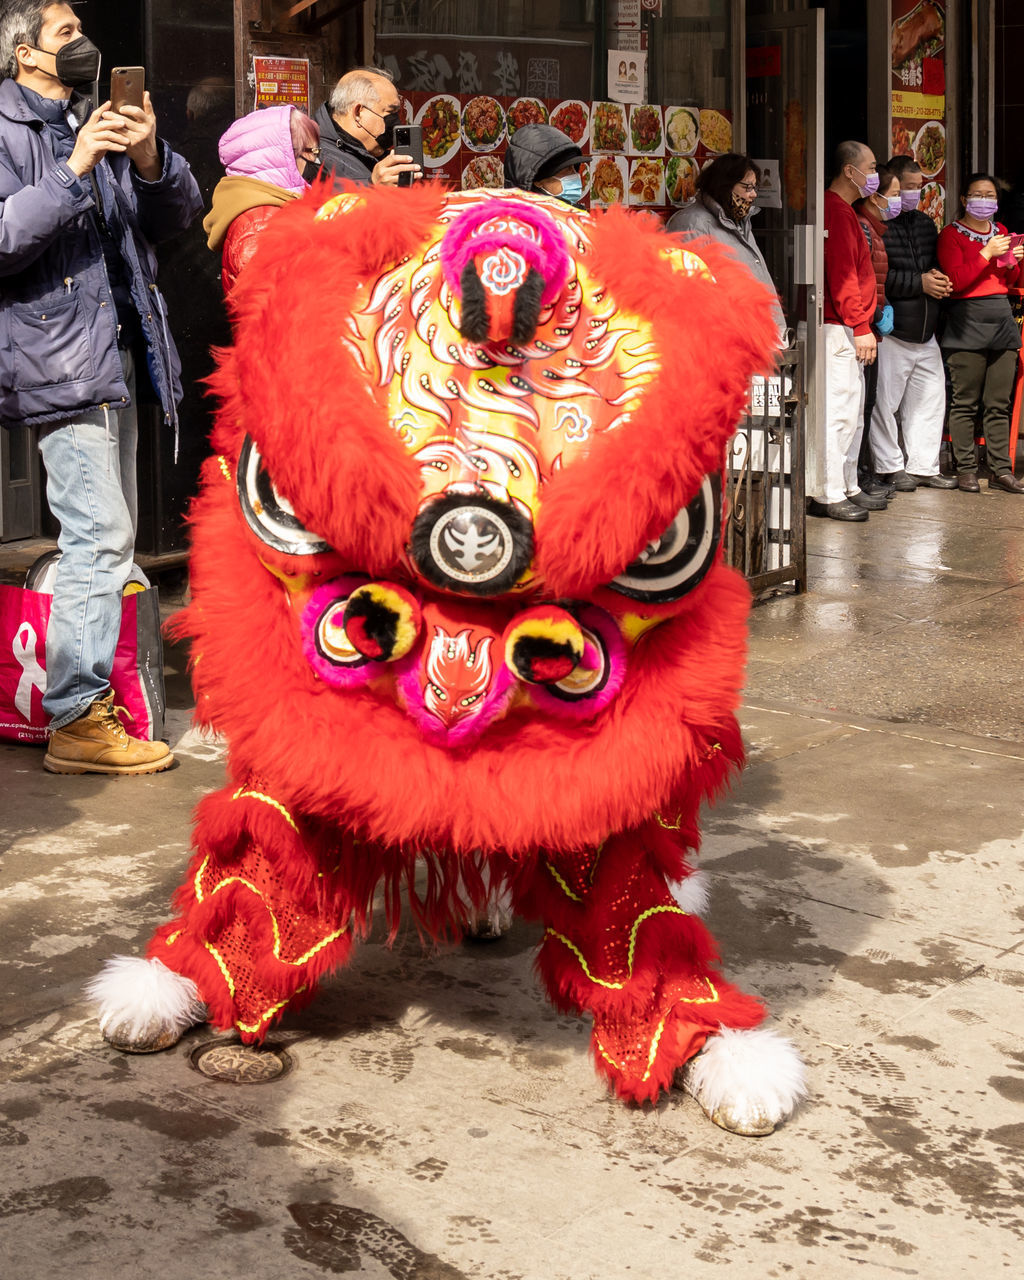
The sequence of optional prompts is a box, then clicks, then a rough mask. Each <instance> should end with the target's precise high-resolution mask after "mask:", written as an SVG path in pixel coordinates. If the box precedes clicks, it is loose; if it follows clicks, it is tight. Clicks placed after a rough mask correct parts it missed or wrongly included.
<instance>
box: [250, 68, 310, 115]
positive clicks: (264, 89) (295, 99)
mask: <svg viewBox="0 0 1024 1280" xmlns="http://www.w3.org/2000/svg"><path fill="white" fill-rule="evenodd" d="M252 69H253V81H254V84H255V87H256V100H255V103H254V106H256V107H271V106H279V105H280V104H282V103H286V102H287V103H291V105H292V106H293V107H298V109H299V110H300V111H305V112H306V113H307V114H308V113H309V61H308V59H306V58H253V60H252Z"/></svg>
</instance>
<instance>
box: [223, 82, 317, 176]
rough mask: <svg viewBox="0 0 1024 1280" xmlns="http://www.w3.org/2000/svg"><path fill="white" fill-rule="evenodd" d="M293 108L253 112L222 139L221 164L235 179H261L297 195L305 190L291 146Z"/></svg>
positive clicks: (237, 122)
mask: <svg viewBox="0 0 1024 1280" xmlns="http://www.w3.org/2000/svg"><path fill="white" fill-rule="evenodd" d="M294 110H295V108H294V107H291V106H288V105H287V104H285V105H284V106H280V107H264V108H263V109H262V110H260V111H250V112H249V114H248V115H247V116H242V118H241V119H240V120H236V121H235V122H234V124H232V125H229V126H228V128H227V129H226V130H225V131H224V133H223V135H222V136H221V140H220V144H219V146H218V153H219V155H220V162H221V164H222V165H223V166H224V169H225V172H226V173H227V174H228V176H229V177H232V178H259V179H260V180H261V181H263V182H270V183H273V185H274V186H275V187H283V188H284V189H285V191H291V192H293V193H294V194H295V195H301V193H302V192H303V191H305V190H306V187H307V185H308V184H307V183H306V182H304V181H303V178H302V175H301V174H300V173H299V170H298V166H297V165H296V163H295V149H294V147H293V146H292V126H291V119H292V112H293V111H294Z"/></svg>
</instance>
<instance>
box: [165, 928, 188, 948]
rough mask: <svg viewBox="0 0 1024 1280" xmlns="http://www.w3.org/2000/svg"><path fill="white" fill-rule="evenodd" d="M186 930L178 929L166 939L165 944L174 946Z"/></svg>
mask: <svg viewBox="0 0 1024 1280" xmlns="http://www.w3.org/2000/svg"><path fill="white" fill-rule="evenodd" d="M184 932H185V930H184V929H176V930H175V931H174V933H172V934H171V936H170V937H169V938H165V939H164V946H166V947H173V946H174V944H175V943H176V942H177V941H178V939H179V938H180V937H181V935H182V934H183V933H184Z"/></svg>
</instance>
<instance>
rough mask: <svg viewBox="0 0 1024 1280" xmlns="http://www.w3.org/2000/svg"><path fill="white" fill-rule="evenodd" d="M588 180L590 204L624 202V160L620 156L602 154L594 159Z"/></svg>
mask: <svg viewBox="0 0 1024 1280" xmlns="http://www.w3.org/2000/svg"><path fill="white" fill-rule="evenodd" d="M592 168H593V176H592V177H591V180H590V202H591V204H604V205H607V204H625V202H626V161H625V158H624V157H622V156H602V157H601V158H600V160H597V161H595V163H594V165H593V166H592Z"/></svg>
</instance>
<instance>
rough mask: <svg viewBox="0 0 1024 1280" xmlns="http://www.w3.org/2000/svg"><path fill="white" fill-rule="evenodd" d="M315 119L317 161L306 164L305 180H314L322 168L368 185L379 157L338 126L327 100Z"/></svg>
mask: <svg viewBox="0 0 1024 1280" xmlns="http://www.w3.org/2000/svg"><path fill="white" fill-rule="evenodd" d="M314 119H315V120H316V123H317V125H318V126H319V128H320V163H319V164H312V163H311V164H307V165H306V171H305V173H304V174H303V175H302V176H303V177H304V178H305V179H306V181H307V182H315V181H316V178H317V174H318V173H319V172H320V171H323V172H324V173H325V174H327V175H328V176H331V175H333V176H334V177H335V178H345V179H347V180H348V181H349V182H359V183H361V184H363V185H364V186H368V185H369V184H370V182H371V181H372V180H373V170H374V166H375V165H376V164H377V161H378V160H379V159H380V156H371V155H370V153H369V151H367V150H366V148H365V147H364V146H363V145H362V143H360V142H357V141H356V139H355V138H351V137H349V135H348V134H347V133H346V132H345V130H344V129H339V128H338V126H337V125H336V124H335V122H334V117H333V116H332V115H331V108H330V104H329V103H326V102H325V103H324V104H323V105H322V106H321V107H320V109H319V111H317V113H316V116H315V117H314Z"/></svg>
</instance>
